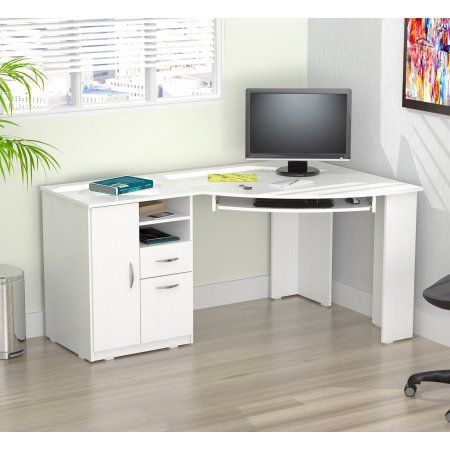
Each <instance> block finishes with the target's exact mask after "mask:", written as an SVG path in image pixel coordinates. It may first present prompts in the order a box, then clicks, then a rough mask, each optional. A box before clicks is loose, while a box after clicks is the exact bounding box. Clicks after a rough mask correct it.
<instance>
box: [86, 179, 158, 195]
mask: <svg viewBox="0 0 450 450" xmlns="http://www.w3.org/2000/svg"><path fill="white" fill-rule="evenodd" d="M152 187H153V180H148V179H146V178H138V177H130V176H124V177H117V178H109V179H107V180H99V181H93V182H92V183H89V189H90V190H91V191H94V192H102V193H103V194H111V195H119V194H126V193H128V192H136V191H142V190H143V189H150V188H152Z"/></svg>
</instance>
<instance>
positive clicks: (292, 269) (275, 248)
mask: <svg viewBox="0 0 450 450" xmlns="http://www.w3.org/2000/svg"><path fill="white" fill-rule="evenodd" d="M298 223H299V215H298V214H293V213H292V214H290V213H271V252H270V253H271V255H270V297H271V298H272V299H279V298H281V297H285V296H287V295H297V294H298V238H299V228H298Z"/></svg>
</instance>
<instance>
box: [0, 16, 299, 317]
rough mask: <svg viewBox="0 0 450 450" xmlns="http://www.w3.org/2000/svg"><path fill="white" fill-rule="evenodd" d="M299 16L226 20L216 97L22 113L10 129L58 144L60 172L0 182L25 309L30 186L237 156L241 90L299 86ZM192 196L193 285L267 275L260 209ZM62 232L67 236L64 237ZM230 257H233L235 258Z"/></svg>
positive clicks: (36, 268)
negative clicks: (220, 93) (213, 209)
mask: <svg viewBox="0 0 450 450" xmlns="http://www.w3.org/2000/svg"><path fill="white" fill-rule="evenodd" d="M306 48H307V21H306V20H297V19H296V20H285V19H280V20H278V19H277V20H226V21H225V52H226V53H225V71H226V74H225V94H224V100H223V101H220V102H217V103H214V104H211V103H209V104H208V103H202V104H196V105H189V106H171V107H165V108H154V109H151V108H150V109H146V110H121V111H120V112H119V111H116V112H101V113H100V112H99V113H96V114H85V115H69V116H58V117H55V116H53V117H49V116H44V115H43V116H39V117H38V116H34V117H31V118H21V119H20V120H19V121H20V123H21V125H22V128H21V129H11V130H8V133H9V134H13V133H15V134H20V135H21V136H22V137H28V138H33V139H39V140H42V141H45V142H48V143H50V144H53V145H55V146H56V147H58V148H59V150H60V153H58V158H59V160H60V162H61V166H62V169H61V171H60V173H58V174H55V173H50V174H48V176H47V178H44V176H43V175H41V174H39V175H38V176H36V177H35V180H34V185H33V187H31V188H30V189H27V188H26V187H23V186H22V185H21V183H20V181H18V179H15V180H10V181H8V182H7V183H4V182H3V181H2V180H0V205H1V213H0V214H1V216H0V217H1V219H0V263H5V264H11V265H15V266H18V267H21V268H23V269H24V270H25V276H26V308H27V311H28V312H34V311H39V310H42V308H43V287H42V248H41V220H40V199H39V191H38V188H37V186H39V185H43V184H53V183H64V182H70V181H76V180H86V179H92V178H99V177H108V176H114V175H120V174H139V173H149V172H158V171H164V170H176V169H183V168H190V167H201V166H207V165H216V164H223V163H233V162H240V161H242V160H243V155H244V90H245V88H246V87H266V86H267V87H278V86H283V87H302V86H305V84H306ZM209 207H210V205H209V203H208V202H207V201H206V200H205V199H201V198H199V199H198V200H197V201H196V202H195V221H196V222H195V283H196V284H197V285H202V284H208V283H215V282H221V281H227V280H232V279H237V278H246V277H254V276H260V275H266V274H267V272H268V234H269V222H268V218H267V217H265V218H264V217H263V216H261V215H259V214H258V215H253V214H248V215H239V220H238V218H237V216H235V215H234V214H232V213H230V214H225V213H217V214H216V213H214V214H212V213H210V212H208V209H209ZM68 239H70V236H68ZM237 254H238V255H239V257H236V255H237Z"/></svg>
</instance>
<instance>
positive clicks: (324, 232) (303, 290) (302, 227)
mask: <svg viewBox="0 0 450 450" xmlns="http://www.w3.org/2000/svg"><path fill="white" fill-rule="evenodd" d="M298 257H299V263H298V293H299V294H300V295H301V296H303V297H306V298H309V299H311V300H314V301H316V302H319V303H320V304H321V305H323V306H327V307H329V306H331V286H332V267H333V266H332V260H333V214H332V213H323V214H322V213H320V214H319V213H318V214H300V215H299V252H298Z"/></svg>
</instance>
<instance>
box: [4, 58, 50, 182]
mask: <svg viewBox="0 0 450 450" xmlns="http://www.w3.org/2000/svg"><path fill="white" fill-rule="evenodd" d="M45 79H46V77H45V75H44V74H43V73H42V72H41V71H40V70H39V69H37V68H36V67H35V66H34V65H33V64H31V63H30V62H28V61H26V60H25V59H23V58H14V59H11V60H10V61H7V62H5V63H3V64H0V107H1V112H2V113H3V114H4V115H9V116H11V115H12V114H13V95H12V92H11V88H10V87H9V85H8V83H11V82H14V81H15V82H17V83H19V84H21V85H22V86H23V87H24V88H25V90H26V92H27V95H28V102H29V106H30V109H31V100H32V97H31V95H32V94H31V91H32V88H33V87H38V88H40V89H43V88H44V84H45ZM7 125H15V126H18V125H17V124H16V123H14V122H12V121H11V120H7V119H5V118H4V117H3V116H0V128H5V126H7ZM49 148H54V147H52V146H51V145H49V144H46V143H44V142H41V141H35V140H30V139H22V138H18V137H13V136H6V135H3V133H2V130H1V129H0V173H1V175H2V177H3V179H4V180H5V181H6V179H7V177H8V176H9V175H12V174H13V173H14V169H15V167H16V166H19V168H20V174H21V176H22V181H23V182H24V183H26V184H27V185H28V184H29V183H31V182H32V180H33V173H34V172H35V171H36V170H39V169H43V170H48V169H58V168H59V164H58V161H57V160H56V159H55V157H54V156H53V155H52V154H51V153H50V151H49Z"/></svg>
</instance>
